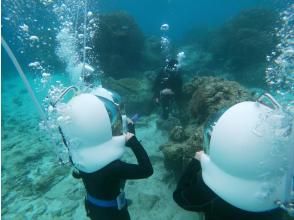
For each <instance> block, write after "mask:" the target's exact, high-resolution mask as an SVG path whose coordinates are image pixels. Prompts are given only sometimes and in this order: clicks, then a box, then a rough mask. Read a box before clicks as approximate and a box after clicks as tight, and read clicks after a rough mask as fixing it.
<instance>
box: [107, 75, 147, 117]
mask: <svg viewBox="0 0 294 220" xmlns="http://www.w3.org/2000/svg"><path fill="white" fill-rule="evenodd" d="M103 85H104V86H105V87H106V88H108V89H110V90H112V91H115V92H117V93H118V94H120V96H121V97H123V102H124V103H125V108H126V112H127V113H128V114H136V113H138V114H140V115H141V114H149V113H150V111H151V101H152V94H151V93H150V91H151V83H150V81H149V80H148V79H147V78H145V77H144V78H123V79H117V80H115V79H113V78H111V77H107V78H105V79H104V81H103Z"/></svg>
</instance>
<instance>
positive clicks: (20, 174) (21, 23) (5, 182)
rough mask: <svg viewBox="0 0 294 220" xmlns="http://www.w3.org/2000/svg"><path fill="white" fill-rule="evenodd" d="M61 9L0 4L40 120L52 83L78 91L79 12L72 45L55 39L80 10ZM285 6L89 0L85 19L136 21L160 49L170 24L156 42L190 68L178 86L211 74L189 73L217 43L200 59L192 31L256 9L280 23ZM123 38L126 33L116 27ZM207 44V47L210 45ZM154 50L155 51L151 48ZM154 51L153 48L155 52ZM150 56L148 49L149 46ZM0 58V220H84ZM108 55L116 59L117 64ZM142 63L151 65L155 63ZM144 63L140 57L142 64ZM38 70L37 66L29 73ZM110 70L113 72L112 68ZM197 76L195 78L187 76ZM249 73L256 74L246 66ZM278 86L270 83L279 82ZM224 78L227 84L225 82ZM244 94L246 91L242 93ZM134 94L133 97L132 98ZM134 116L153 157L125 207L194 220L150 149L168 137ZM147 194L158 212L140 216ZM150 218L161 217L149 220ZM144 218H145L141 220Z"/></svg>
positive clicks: (292, 91)
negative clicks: (183, 57)
mask: <svg viewBox="0 0 294 220" xmlns="http://www.w3.org/2000/svg"><path fill="white" fill-rule="evenodd" d="M61 3H64V4H65V6H66V7H65V9H64V11H61V12H58V10H53V8H54V1H53V3H52V2H51V1H48V0H42V1H32V0H22V1H17V0H13V1H10V0H4V1H2V15H1V16H2V36H3V37H5V39H6V41H7V42H8V43H9V46H10V47H11V49H12V51H13V52H14V54H15V56H16V58H17V60H18V62H19V63H20V65H21V66H22V68H23V70H24V72H25V74H26V76H27V78H28V80H29V83H30V86H31V87H32V89H33V91H34V92H35V94H36V96H37V99H38V102H39V103H40V104H41V105H42V107H43V108H44V111H46V110H47V109H46V107H48V100H47V99H46V98H47V97H50V95H49V94H48V91H49V90H50V89H52V87H53V86H56V85H57V84H58V83H57V81H59V82H60V84H63V86H64V87H67V86H69V85H72V84H75V83H76V81H72V78H73V77H72V75H74V74H76V73H77V72H78V71H77V70H76V69H74V67H76V66H78V64H80V63H81V62H82V52H83V47H82V42H83V41H82V40H83V36H82V37H81V36H79V34H81V33H83V11H82V9H80V12H79V19H78V25H77V26H78V29H77V30H78V31H77V32H78V34H77V35H74V34H72V32H71V34H72V36H74V37H75V38H74V39H75V40H76V42H77V43H76V44H74V43H72V40H73V38H71V37H70V36H69V34H63V35H61V34H60V33H61V32H62V31H61V30H64V29H65V27H66V26H67V25H68V26H70V27H73V26H74V25H73V24H68V23H66V21H70V22H73V23H74V22H75V18H76V16H77V13H76V11H75V10H76V8H78V7H76V8H75V4H76V5H77V6H80V7H82V5H83V1H78V0H76V1H71V0H60V1H58V2H56V4H57V5H58V7H57V8H58V9H59V10H60V8H61V7H60V5H61ZM290 4H291V1H287V0H242V1H237V0H185V1H182V0H158V1H150V0H140V1H138V0H124V1H122V0H99V1H94V0H88V11H91V12H93V13H98V14H100V13H101V14H109V13H112V12H117V11H125V12H127V14H128V15H130V16H132V17H133V18H134V20H135V22H136V23H137V24H138V28H139V30H140V31H142V33H143V36H144V39H147V38H148V39H149V38H151V37H153V38H154V39H160V37H162V36H163V32H162V31H160V26H161V25H162V24H165V23H167V24H169V26H170V30H169V31H168V32H167V33H164V35H165V36H168V39H169V40H170V47H178V48H176V49H175V50H176V52H179V51H180V50H185V49H186V51H187V54H188V57H187V61H189V62H187V66H185V68H186V69H185V71H184V78H185V80H186V81H189V80H191V78H192V77H194V76H197V75H198V70H203V72H205V71H207V68H210V67H211V66H209V65H211V63H210V64H209V65H208V64H207V65H206V66H205V68H203V69H201V68H200V67H199V68H198V66H197V65H198V64H199V66H201V65H202V64H203V63H205V62H206V60H207V59H210V57H211V56H213V55H212V54H210V53H212V52H211V51H204V50H205V49H207V48H210V47H209V46H211V45H214V43H215V42H216V41H217V39H216V38H207V39H206V40H207V42H208V45H209V46H207V45H205V46H203V48H205V49H199V48H200V47H201V45H197V46H196V47H195V44H196V43H195V42H194V43H195V44H193V43H191V40H189V42H188V41H187V42H185V39H186V38H189V36H190V35H189V33H190V32H191V31H193V30H201V29H209V30H212V31H217V30H219V29H221V28H222V27H223V26H224V25H225V24H227V23H228V22H230V21H231V20H232V19H234V18H235V17H236V16H238V15H239V13H242V12H244V11H246V10H250V9H256V8H259V9H267V10H272V11H274V12H277V13H279V12H281V11H283V10H285V9H286V8H287V7H289V5H290ZM55 9H56V8H55ZM66 9H68V10H66ZM71 10H72V11H71ZM90 19H91V17H90V16H89V17H88V22H89V20H90ZM26 25H27V26H28V27H26ZM91 25H93V24H90V23H88V28H93V26H91ZM98 26H99V23H98ZM26 28H28V29H26ZM122 28H128V27H124V26H122ZM90 32H91V29H89V31H88V36H87V37H88V39H87V40H88V41H87V45H88V46H89V47H91V46H92V41H91V40H92V39H91V38H90V36H91V35H90ZM273 33H274V31H273ZM58 34H59V35H58ZM199 34H202V33H199ZM205 34H206V33H205ZM35 36H37V38H38V39H37V38H36V37H35ZM207 36H209V37H211V36H212V35H207ZM62 37H63V38H62ZM292 40H293V39H292ZM158 42H159V41H158ZM158 42H157V44H159V43H158ZM207 42H206V43H207ZM258 43H259V42H256V45H260V44H258ZM157 44H156V43H154V45H157ZM197 44H199V42H197ZM130 45H131V44H130ZM154 45H153V46H154ZM157 46H158V45H157ZM118 47H119V46H118ZM150 47H152V43H151V46H150ZM130 48H131V47H130ZM187 48H188V49H187ZM1 49H2V57H1V79H2V81H1V90H2V91H1V116H2V118H1V128H2V133H1V140H2V147H1V152H2V155H1V156H2V161H1V162H2V168H1V170H2V173H1V183H2V192H1V198H2V213H1V215H2V219H5V220H6V219H7V220H9V219H86V218H85V211H84V208H83V196H84V191H83V186H82V183H81V182H78V183H77V182H76V181H75V180H73V179H72V178H71V175H70V167H64V166H60V165H59V164H58V160H57V157H56V154H55V145H56V143H55V139H53V137H52V135H51V134H50V132H48V131H47V130H44V129H41V128H42V126H41V125H40V123H41V120H40V117H39V115H38V111H37V110H36V109H35V107H34V104H33V102H32V100H31V97H30V96H29V94H28V92H27V91H26V88H25V86H24V82H23V81H22V80H21V79H20V77H19V75H18V73H17V71H16V69H15V67H14V66H13V64H12V62H11V60H10V59H9V57H8V56H7V54H6V52H5V51H4V50H3V48H1ZM155 51H157V50H155ZM144 52H145V51H144ZM142 53H143V52H142ZM146 53H147V52H146ZM159 53H160V52H159ZM92 55H93V51H91V50H89V51H87V58H86V62H87V63H89V64H91V65H93V66H94V68H95V69H96V70H97V72H98V69H99V68H100V67H99V66H98V64H97V63H95V62H94V60H95V59H98V58H97V57H96V58H93V56H92ZM115 55H116V56H117V54H115ZM147 55H148V56H149V57H150V56H151V55H154V54H151V55H150V54H147ZM147 55H146V57H148V56H147ZM155 55H156V54H155ZM157 55H158V54H157ZM75 56H76V57H75ZM269 56H271V61H272V63H274V59H275V58H276V57H275V55H272V54H271V53H270V54H269ZM151 57H152V56H151ZM199 57H200V58H199ZM283 58H285V57H283ZM193 59H194V60H193ZM195 60H196V61H195ZM285 60H286V61H288V62H289V63H291V61H293V57H286V58H285ZM37 62H38V63H39V64H36V63H37ZM152 62H153V63H152ZM198 62H199V63H198ZM224 62H225V61H224ZM230 62H231V60H229V61H228V62H227V63H226V65H224V67H223V68H219V69H216V70H215V69H213V68H215V67H211V69H209V71H214V70H215V72H217V73H213V74H212V75H213V76H216V75H217V74H219V76H224V77H227V75H230V74H231V72H229V71H232V70H230V69H229V70H228V69H226V67H227V66H228V65H230ZM94 63H95V64H94ZM117 63H119V62H116V63H115V64H117ZM130 63H131V61H130ZM150 63H151V64H152V65H151V64H150ZM159 63H160V62H158V61H157V60H155V61H153V60H152V59H151V61H148V62H147V64H145V66H144V65H142V66H140V65H139V67H137V69H135V70H133V69H131V70H130V71H129V75H127V77H128V78H131V79H133V78H134V79H138V78H139V79H140V77H145V76H148V74H149V73H150V72H151V75H152V73H153V72H156V71H157V70H158V69H159V68H161V66H160V65H159ZM34 65H35V67H34ZM256 65H259V64H256ZM195 66H196V69H197V71H195ZM268 66H269V65H268ZM258 67H260V68H263V71H264V72H265V68H266V67H267V65H266V66H262V65H261V66H258ZM291 68H293V65H289V69H290V70H291ZM256 69H257V68H256ZM277 69H279V68H277ZM250 70H255V66H254V64H253V68H252V69H250ZM279 70H281V69H279ZM292 70H293V69H292ZM102 71H103V70H102ZM127 71H128V69H127ZM134 72H135V74H136V75H135V76H134ZM292 72H293V71H292ZM99 74H100V73H99ZM99 74H98V75H99ZM101 75H102V74H101ZM106 75H107V73H106ZM48 76H49V77H48ZM99 76H100V75H99ZM283 77H284V76H283ZM283 77H280V76H277V78H278V79H280V78H283ZM287 77H288V76H286V78H287ZM228 78H229V79H234V77H232V76H229V77H228ZM289 78H291V76H290V77H289ZM292 78H293V76H292ZM123 80H124V79H122V81H123ZM263 80H264V82H265V81H266V77H263ZM244 81H245V80H244ZM244 81H242V80H240V81H239V83H241V84H242V83H244ZM129 82H130V83H129V84H130V85H129V84H127V85H125V87H127V88H129V87H128V86H130V88H131V89H130V90H131V91H133V90H132V89H134V88H133V87H131V86H132V83H133V81H129ZM147 82H148V80H147ZM144 83H146V81H144ZM260 84H262V83H260ZM260 84H258V85H260ZM244 85H245V86H248V84H246V83H244ZM137 86H142V84H137V85H136V86H135V87H137ZM249 87H250V89H252V87H257V88H254V90H257V91H264V90H271V89H272V88H271V87H266V86H260V88H259V87H258V86H257V85H256V84H252V85H249V86H248V89H249ZM277 87H278V86H276V87H274V89H273V90H271V91H272V92H273V93H274V94H275V95H276V97H277V98H278V100H279V101H281V102H284V103H282V104H285V105H289V106H288V107H290V108H292V109H294V108H293V105H294V103H293V100H294V88H293V87H291V85H290V86H289V85H286V86H284V87H283V88H282V89H276V88H277ZM140 88H141V87H140ZM146 88H147V89H148V88H150V87H148V85H144V86H142V92H143V91H144V92H145V90H144V89H146ZM287 89H288V90H287ZM285 90H287V91H285ZM122 91H126V90H122ZM127 91H128V90H127ZM135 91H136V92H137V90H135ZM136 92H134V93H136ZM138 93H139V92H138ZM150 93H151V91H150ZM284 93H285V94H286V95H284ZM121 95H124V94H121ZM125 95H126V96H128V97H134V96H135V95H137V96H138V97H140V94H129V93H127V92H126V94H125ZM145 95H146V93H144V94H142V97H148V96H145ZM137 96H136V98H137ZM134 99H135V98H134ZM147 101H148V100H146V102H147ZM135 110H137V109H135ZM138 113H139V115H140V119H139V121H140V120H143V122H144V123H143V122H142V124H141V125H139V128H138V133H139V134H140V135H141V138H142V139H143V141H146V142H150V146H149V149H148V150H149V153H150V155H151V156H152V161H153V162H154V165H155V170H156V174H155V177H154V178H153V179H151V181H150V182H149V183H148V180H146V182H144V181H145V180H144V181H143V182H141V183H138V185H136V184H135V183H134V182H132V183H131V184H130V185H128V187H129V189H134V190H136V189H138V188H144V190H145V191H144V190H143V192H142V194H138V195H137V194H130V197H131V198H132V199H133V200H135V205H133V206H132V207H131V213H133V216H134V219H138V220H145V219H154V220H156V219H163V220H165V219H174V220H182V219H185V220H190V219H197V216H196V215H195V214H193V213H185V212H182V210H181V209H179V208H178V207H177V206H175V204H173V203H172V199H171V193H172V190H173V187H174V184H175V182H174V179H172V178H171V177H170V176H171V174H170V173H168V172H167V171H166V170H165V168H164V164H163V161H164V158H163V156H162V154H161V153H159V152H160V151H159V149H158V146H159V145H160V144H164V143H166V142H167V139H168V136H167V134H165V133H161V132H160V131H159V129H158V128H157V127H156V121H157V120H158V115H157V114H156V112H154V111H153V112H151V113H150V112H149V114H146V115H145V112H144V113H142V114H141V112H138ZM187 114H188V113H187ZM150 137H153V138H152V140H150ZM162 176H164V177H162ZM168 186H169V187H168ZM136 187H138V188H136ZM152 190H154V191H156V195H155V197H156V196H157V194H158V195H159V197H160V199H158V203H157V205H155V206H152V209H151V208H150V207H147V206H144V205H143V203H142V204H140V203H138V202H137V201H141V202H142V197H143V198H145V197H144V195H145V194H147V195H149V194H150V193H151V195H152V196H154V194H152ZM144 193H145V194H144ZM160 193H162V194H160ZM147 197H148V196H147ZM152 198H153V197H152ZM136 203H138V205H136ZM140 205H142V207H141V206H140ZM61 206H62V207H63V208H62V209H61V208H60V207H61ZM162 210H164V211H162ZM150 213H151V214H150ZM155 215H158V216H159V217H158V218H157V217H154V216H155ZM149 216H152V217H153V218H152V217H151V218H148V217H149Z"/></svg>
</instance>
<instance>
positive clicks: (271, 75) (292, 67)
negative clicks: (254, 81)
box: [266, 4, 294, 105]
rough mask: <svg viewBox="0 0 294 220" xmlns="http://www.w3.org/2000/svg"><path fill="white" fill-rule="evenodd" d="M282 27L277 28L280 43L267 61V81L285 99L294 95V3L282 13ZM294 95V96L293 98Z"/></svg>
mask: <svg viewBox="0 0 294 220" xmlns="http://www.w3.org/2000/svg"><path fill="white" fill-rule="evenodd" d="M280 16H281V18H282V25H281V28H279V29H278V28H277V29H276V31H277V37H278V38H279V40H280V43H279V44H278V45H277V46H276V50H275V51H274V52H272V54H271V55H270V56H267V61H268V62H269V63H270V65H269V66H268V68H267V69H266V82H267V84H268V85H269V86H270V88H271V89H272V90H274V91H275V92H277V93H278V95H281V96H282V97H283V98H285V99H287V98H288V99H289V98H290V100H291V99H292V103H290V104H292V105H294V103H293V95H294V4H291V5H290V6H289V7H288V8H287V9H286V10H285V11H283V12H282V13H281V14H280ZM291 96H292V98H291Z"/></svg>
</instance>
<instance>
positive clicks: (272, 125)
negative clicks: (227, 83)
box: [200, 94, 294, 212]
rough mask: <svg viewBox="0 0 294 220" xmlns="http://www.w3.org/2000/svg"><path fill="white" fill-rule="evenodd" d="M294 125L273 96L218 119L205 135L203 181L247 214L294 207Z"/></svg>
mask: <svg viewBox="0 0 294 220" xmlns="http://www.w3.org/2000/svg"><path fill="white" fill-rule="evenodd" d="M268 102H269V104H268ZM292 126H293V117H292V116H291V115H290V114H288V113H286V112H284V111H282V108H281V106H280V105H279V104H278V103H277V102H276V101H275V100H274V98H273V97H272V96H270V95H269V94H265V95H262V96H261V97H260V98H259V99H258V100H257V101H256V102H253V101H245V102H241V103H238V104H236V105H234V106H232V107H231V108H229V109H227V110H226V111H225V112H224V113H223V114H221V115H217V117H215V120H214V121H213V122H210V125H208V126H206V130H205V132H204V140H205V145H206V147H205V149H204V151H205V153H204V154H203V155H202V157H201V159H200V161H201V167H202V177H203V180H204V182H205V183H206V185H208V186H209V188H210V189H212V190H213V191H214V192H215V193H216V194H217V195H218V196H220V197H221V198H222V199H224V200H225V201H226V202H228V203H230V204H231V205H233V206H235V207H238V208H240V209H243V210H246V211H251V212H262V211H268V210H271V209H274V208H277V207H279V206H280V207H281V204H284V206H291V205H293V203H292V202H293V201H294V188H293V181H294V177H293V176H294V164H293V163H294V138H293V133H294V132H293V128H292ZM292 208H293V207H292Z"/></svg>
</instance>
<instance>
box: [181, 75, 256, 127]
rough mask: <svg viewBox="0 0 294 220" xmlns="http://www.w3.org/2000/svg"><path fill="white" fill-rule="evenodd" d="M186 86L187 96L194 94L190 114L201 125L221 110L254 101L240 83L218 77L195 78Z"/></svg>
mask: <svg viewBox="0 0 294 220" xmlns="http://www.w3.org/2000/svg"><path fill="white" fill-rule="evenodd" d="M186 86H187V89H186V87H185V88H184V91H186V94H187V95H189V93H190V94H191V92H193V94H192V98H191V100H190V102H189V107H188V108H189V111H190V114H191V115H192V118H194V119H196V120H197V122H198V123H199V124H202V123H203V122H204V121H205V120H206V119H207V118H208V117H209V115H211V114H213V113H216V112H218V111H219V110H221V109H224V108H229V107H230V106H232V105H234V104H236V103H238V102H242V101H245V100H251V99H252V95H251V94H250V92H248V91H247V90H246V89H245V88H244V87H242V86H241V85H240V84H239V83H237V82H234V81H228V80H224V79H222V78H217V77H198V78H194V79H193V80H192V81H191V82H190V83H189V84H188V85H186Z"/></svg>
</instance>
